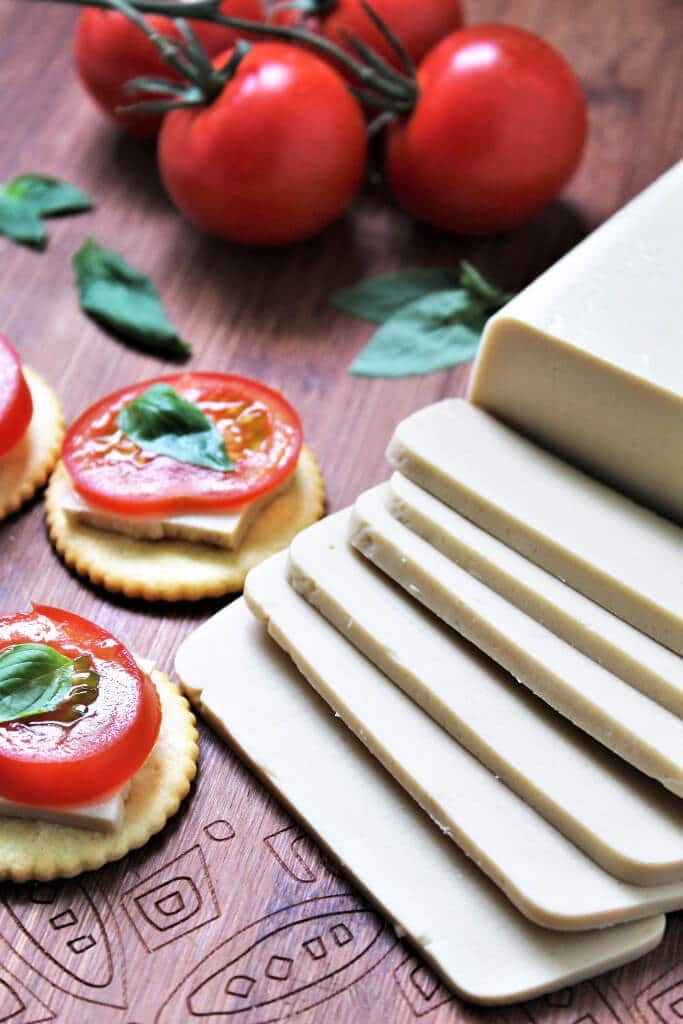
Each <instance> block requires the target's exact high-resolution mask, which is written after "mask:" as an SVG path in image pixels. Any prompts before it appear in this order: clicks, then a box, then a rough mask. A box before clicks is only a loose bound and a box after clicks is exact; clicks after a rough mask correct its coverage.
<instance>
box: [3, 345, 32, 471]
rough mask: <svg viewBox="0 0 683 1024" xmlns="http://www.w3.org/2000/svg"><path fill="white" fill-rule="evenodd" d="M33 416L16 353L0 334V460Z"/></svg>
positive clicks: (26, 386)
mask: <svg viewBox="0 0 683 1024" xmlns="http://www.w3.org/2000/svg"><path fill="white" fill-rule="evenodd" d="M32 414H33V401H32V399H31V392H30V391H29V389H28V384H27V383H26V380H25V378H24V375H23V373H22V372H21V360H20V358H19V354H18V352H16V351H15V349H14V348H13V346H12V345H10V343H9V341H8V340H7V338H5V337H4V336H3V335H2V334H0V456H2V455H6V454H7V452H9V451H11V450H12V448H14V447H15V445H17V444H18V443H19V441H21V439H22V437H23V436H24V434H25V433H26V431H27V430H28V426H29V423H30V422H31V416H32Z"/></svg>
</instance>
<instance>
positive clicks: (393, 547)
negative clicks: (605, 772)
mask: <svg viewBox="0 0 683 1024" xmlns="http://www.w3.org/2000/svg"><path fill="white" fill-rule="evenodd" d="M352 541H353V543H354V544H355V546H356V547H357V548H358V549H359V550H361V551H363V552H364V553H366V554H367V556H368V557H369V558H370V560H371V561H372V562H373V563H374V564H375V565H377V566H379V568H380V569H382V570H383V571H384V572H386V573H387V575H388V576H389V577H390V578H391V579H392V580H395V582H396V583H399V584H400V585H401V586H402V587H404V588H405V589H406V590H408V592H409V593H411V594H413V596H415V597H416V598H417V600H418V601H420V602H421V603H422V604H424V605H425V606H426V607H427V608H429V610H430V611H432V612H434V614H435V615H438V617H439V618H440V619H443V621H444V622H447V623H448V625H449V626H452V627H453V628H454V629H456V630H457V631H458V632H459V633H461V634H462V635H463V636H465V637H466V638H467V639H468V640H471V641H472V642H473V643H474V644H476V645H477V647H478V648H479V649H480V650H482V651H484V653H486V654H488V655H489V656H490V657H491V658H493V659H494V660H495V661H497V662H498V664H499V665H501V666H502V667H503V668H505V669H507V671H508V672H510V673H511V674H512V675H513V676H514V677H515V679H517V680H519V682H520V683H523V684H524V685H525V686H528V687H529V689H530V690H532V691H533V692H534V693H535V694H537V695H538V696H539V697H541V698H542V699H543V700H544V701H546V702H547V703H548V704H550V706H551V707H553V708H555V709H556V710H557V711H559V712H560V714H562V715H566V717H567V718H568V719H569V720H570V721H572V722H574V723H575V724H576V725H578V726H579V728H580V729H583V730H584V732H587V733H588V734H589V735H590V736H593V737H594V738H595V739H596V740H598V742H599V743H603V744H604V745H605V746H606V747H607V748H608V749H609V750H613V751H614V752H615V753H616V754H618V755H619V757H623V758H624V760H625V761H628V762H629V764H632V765H634V767H636V768H638V769H639V771H641V772H644V773H645V774H646V775H650V776H652V778H654V779H656V780H657V781H658V782H661V784H662V785H663V786H665V787H666V788H667V789H670V790H671V792H672V793H676V794H677V795H678V796H683V721H682V720H681V719H680V718H679V717H678V716H677V715H674V714H673V713H672V712H671V711H668V710H667V709H666V708H663V707H662V706H661V705H660V704H657V703H656V702H655V701H653V700H650V698H648V697H646V696H645V695H644V694H642V693H640V692H639V691H638V690H634V689H633V688H632V687H631V686H629V685H628V684H627V683H625V682H624V681H623V680H622V679H619V677H618V676H615V675H614V674H613V673H612V672H608V671H607V670H606V669H604V668H602V667H601V666H600V665H597V664H596V663H595V662H594V661H592V660H591V659H590V658H587V657H586V655H584V654H581V652H580V651H577V650H576V649H575V648H574V647H572V646H571V645H570V644H567V643H565V641H564V640H561V639H560V638H559V637H557V636H555V634H554V633H552V632H551V631H550V630H548V629H546V628H545V626H542V625H541V624H540V623H538V622H536V620H535V619H533V618H532V617H531V616H530V615H526V614H525V613H524V612H522V611H520V610H519V609H518V608H516V607H515V606H514V605H512V604H510V602H509V601H506V600H505V599H504V598H502V597H500V596H499V595H498V594H496V593H495V591H493V590H491V589H490V588H489V587H486V586H484V584H483V583H480V582H479V580H477V579H475V578H474V577H473V576H470V575H469V573H467V572H465V571H464V570H463V569H461V568H460V567H459V566H457V565H454V564H453V562H451V560H450V559H449V558H446V557H445V556H444V555H442V554H441V553H440V552H439V551H436V550H435V549H434V548H432V547H431V546H430V545H429V544H427V543H426V542H425V541H423V540H422V538H421V537H418V536H417V535H416V534H414V533H413V532H412V531H411V530H409V529H408V528H407V527H405V526H403V524H402V523H399V522H398V520H396V519H394V517H393V516H392V515H390V514H389V512H388V510H387V508H386V490H385V488H383V487H380V488H375V489H374V490H373V491H368V492H366V494H364V495H361V497H360V498H359V499H358V501H357V503H356V506H355V510H354V521H353V525H352Z"/></svg>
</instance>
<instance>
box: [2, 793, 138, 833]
mask: <svg viewBox="0 0 683 1024" xmlns="http://www.w3.org/2000/svg"><path fill="white" fill-rule="evenodd" d="M128 789H129V787H123V788H122V789H120V790H119V791H118V792H117V793H114V795H113V796H110V797H109V798H108V799H107V800H100V801H99V802H98V803H95V804H87V805H83V806H80V807H59V808H58V807H35V806H33V805H31V804H20V803H17V802H16V801H14V800H5V798H4V797H0V817H4V818H23V819H24V820H25V821H49V822H51V823H52V824H53V825H64V826H66V827H72V828H87V829H91V830H92V831H93V832H110V833H115V832H117V831H118V829H120V828H121V826H122V824H123V816H124V811H125V798H126V795H127V792H128Z"/></svg>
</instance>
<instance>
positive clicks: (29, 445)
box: [0, 366, 64, 520]
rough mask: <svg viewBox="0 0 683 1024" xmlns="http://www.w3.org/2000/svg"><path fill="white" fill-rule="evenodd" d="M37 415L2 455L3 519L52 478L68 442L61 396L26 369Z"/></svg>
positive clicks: (0, 491)
mask: <svg viewBox="0 0 683 1024" xmlns="http://www.w3.org/2000/svg"><path fill="white" fill-rule="evenodd" d="M23 371H24V377H25V378H26V383H27V384H28V386H29V390H30V392H31V398H32V399H33V416H32V417H31V422H30V424H29V427H28V430H27V431H26V433H25V434H24V436H23V437H22V439H21V441H19V443H18V444H17V445H15V447H14V448H13V449H12V450H11V451H10V452H8V453H7V454H6V455H3V456H0V520H2V519H5V518H6V517H7V516H8V515H11V513H12V512H16V510H17V509H18V508H20V507H21V506H22V505H23V504H25V503H26V502H27V501H30V499H31V498H32V497H33V495H34V494H35V493H36V491H37V490H38V488H39V487H42V486H43V484H44V483H45V481H46V480H47V478H48V477H49V475H50V473H51V472H52V469H53V467H54V465H55V463H56V461H57V459H58V458H59V452H60V450H61V447H62V440H63V439H64V416H63V415H62V408H61V406H60V404H59V399H58V398H57V395H56V394H55V392H54V391H53V390H52V388H51V387H50V385H49V384H47V383H46V382H45V381H44V380H43V378H42V377H41V376H40V375H39V374H37V373H36V372H35V370H32V369H31V367H30V366H24V367H23Z"/></svg>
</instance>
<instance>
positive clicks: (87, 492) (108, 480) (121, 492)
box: [62, 373, 302, 516]
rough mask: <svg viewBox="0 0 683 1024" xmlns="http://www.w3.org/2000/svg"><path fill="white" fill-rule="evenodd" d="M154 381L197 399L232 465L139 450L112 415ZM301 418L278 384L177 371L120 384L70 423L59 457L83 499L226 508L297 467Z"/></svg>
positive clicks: (172, 510) (130, 508) (113, 504)
mask: <svg viewBox="0 0 683 1024" xmlns="http://www.w3.org/2000/svg"><path fill="white" fill-rule="evenodd" d="M153 384H168V385H170V386H171V387H172V388H174V389H175V390H176V391H177V392H178V393H179V394H180V395H182V397H183V398H185V399H187V400H188V401H191V402H194V403H195V404H197V405H198V406H199V407H200V409H201V410H202V412H204V414H205V415H206V416H207V417H208V418H209V419H210V420H212V421H213V423H214V425H215V426H216V428H217V429H218V430H219V432H220V433H221V434H222V436H223V439H224V441H225V447H226V450H227V452H228V455H229V456H230V457H231V459H232V461H233V463H234V466H235V468H234V469H233V470H230V471H226V472H221V471H217V470H213V469H205V468H203V467H201V466H194V465H190V464H189V463H186V462H179V461H178V460H176V459H173V458H171V457H170V456H168V455H162V454H159V453H157V452H153V451H151V450H149V449H143V448H141V447H140V446H139V445H137V444H136V443H135V442H134V441H133V440H132V439H131V438H129V437H127V436H126V435H125V434H123V432H122V431H121V430H120V429H119V427H118V425H117V416H118V413H119V412H120V410H121V409H122V408H123V406H124V405H128V404H129V403H130V402H131V401H132V400H133V399H134V398H137V397H138V395H140V394H142V392H144V391H147V389H148V388H150V387H151V386H152V385H153ZM301 444H302V429H301V421H300V420H299V417H298V415H297V413H296V411H295V410H294V409H293V408H292V406H291V405H290V404H289V403H288V402H287V401H286V400H285V399H284V398H283V397H282V395H280V394H279V393H278V392H277V391H273V390H272V389H271V388H268V387H266V386H265V385H264V384H261V383H259V382H258V381H254V380H250V379H249V378H247V377H237V376H234V375H229V374H222V373H179V374H173V375H171V376H167V377H155V378H154V379H152V380H147V381H144V382H142V383H140V384H134V385H132V386H131V387H128V388H123V389H122V390H120V391H116V392H115V393H114V394H112V395H108V396H107V397H106V398H103V399H101V400H100V401H99V402H96V403H95V405H93V406H91V407H90V408H89V409H87V410H86V411H85V412H84V413H83V414H82V415H81V416H80V417H79V418H78V419H77V420H76V422H75V423H74V424H73V425H72V427H71V428H70V429H69V431H68V432H67V435H66V439H65V441H64V446H63V449H62V458H63V460H64V464H65V466H66V469H67V472H68V473H69V476H70V477H71V480H72V482H73V485H74V487H75V489H76V490H77V491H78V493H79V494H80V495H82V497H84V498H85V499H86V500H87V501H89V502H92V504H94V505H98V506H99V507H101V508H103V509H107V510H109V511H111V512H116V513H119V514H123V515H129V516H130V515H133V516H134V515H169V514H170V515H173V514H178V513H182V512H192V511H219V510H228V509H234V508H236V507H239V506H240V505H244V504H246V503H247V502H249V501H252V500H253V499H255V498H258V497H260V496H261V495H262V494H266V493H268V491H271V490H273V489H275V488H276V487H279V486H280V485H281V484H283V483H284V482H285V481H286V480H287V478H288V477H290V476H291V475H292V473H293V472H294V470H295V469H296V464H297V460H298V458H299V452H300V450H301Z"/></svg>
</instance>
